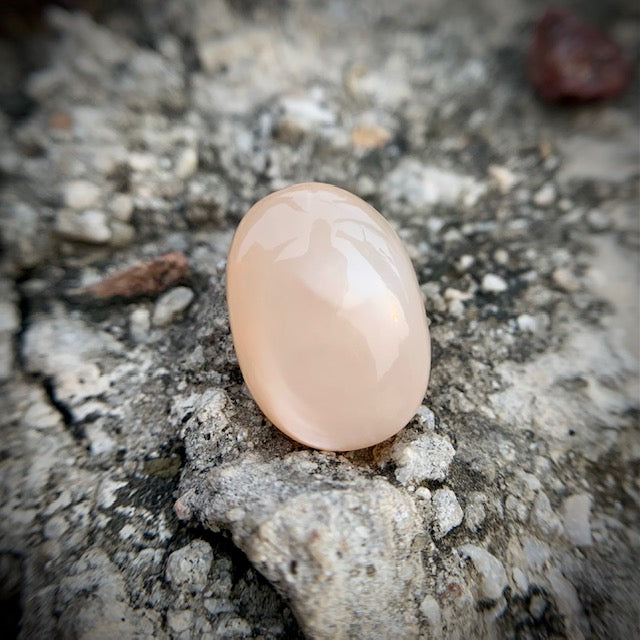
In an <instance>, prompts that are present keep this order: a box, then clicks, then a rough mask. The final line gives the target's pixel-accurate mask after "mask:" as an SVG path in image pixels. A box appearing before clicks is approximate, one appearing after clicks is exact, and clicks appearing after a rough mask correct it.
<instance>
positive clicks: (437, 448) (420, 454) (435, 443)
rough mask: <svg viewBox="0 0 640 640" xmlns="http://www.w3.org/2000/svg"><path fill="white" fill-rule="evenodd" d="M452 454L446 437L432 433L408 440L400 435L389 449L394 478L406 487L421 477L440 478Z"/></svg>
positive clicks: (445, 472)
mask: <svg viewBox="0 0 640 640" xmlns="http://www.w3.org/2000/svg"><path fill="white" fill-rule="evenodd" d="M455 453H456V451H455V449H454V448H453V446H452V445H451V442H449V439H448V438H445V437H443V436H439V435H436V434H435V433H427V434H424V435H419V436H417V437H416V438H414V439H413V440H410V441H408V442H407V441H403V439H402V438H399V439H398V441H396V443H395V444H394V446H393V449H392V450H391V456H392V458H393V459H394V460H395V462H396V472H395V473H396V479H397V480H398V482H399V483H400V484H402V485H405V486H406V485H408V484H409V483H420V482H423V481H424V480H439V481H442V480H444V479H445V478H446V476H447V471H448V469H449V465H450V464H451V461H452V460H453V456H454V455H455ZM451 493H453V492H451Z"/></svg>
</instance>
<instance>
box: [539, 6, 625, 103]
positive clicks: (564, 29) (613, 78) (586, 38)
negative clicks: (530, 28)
mask: <svg viewBox="0 0 640 640" xmlns="http://www.w3.org/2000/svg"><path fill="white" fill-rule="evenodd" d="M528 65H529V78H530V81H531V84H532V85H533V86H534V87H535V89H536V91H537V92H538V94H539V95H540V97H541V98H542V99H544V100H547V101H548V102H560V101H575V102H587V101H591V100H602V99H606V98H613V97H615V96H617V95H618V94H620V93H621V92H622V91H623V90H624V88H625V87H626V86H627V84H628V83H629V80H630V78H631V66H630V64H629V61H628V59H627V58H626V56H625V54H624V52H623V51H622V49H621V48H620V47H619V46H618V45H617V44H616V43H615V42H613V40H611V38H609V37H608V36H607V35H605V34H604V33H602V31H600V30H599V29H597V28H596V27H594V26H592V25H590V24H587V23H586V22H584V21H583V20H582V19H581V18H580V17H578V16H577V15H576V14H575V13H572V12H571V11H569V10H567V9H548V10H547V11H546V12H545V14H544V15H543V16H542V18H540V20H539V21H538V24H537V25H536V28H535V32H534V34H533V40H532V42H531V46H530V48H529V59H528Z"/></svg>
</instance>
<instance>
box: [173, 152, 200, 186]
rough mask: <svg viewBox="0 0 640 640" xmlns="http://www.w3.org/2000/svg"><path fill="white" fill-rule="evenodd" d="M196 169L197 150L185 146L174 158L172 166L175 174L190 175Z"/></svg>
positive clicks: (183, 177)
mask: <svg viewBox="0 0 640 640" xmlns="http://www.w3.org/2000/svg"><path fill="white" fill-rule="evenodd" d="M197 169H198V152H197V151H196V149H194V148H193V147H187V148H186V149H183V150H182V152H181V153H180V155H179V156H178V157H177V158H176V163H175V167H174V171H175V174H176V175H177V176H178V178H182V179H183V180H184V179H185V178H189V177H191V176H192V175H193V174H194V173H195V172H196V170H197Z"/></svg>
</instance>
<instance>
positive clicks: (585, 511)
mask: <svg viewBox="0 0 640 640" xmlns="http://www.w3.org/2000/svg"><path fill="white" fill-rule="evenodd" d="M590 513H591V496H590V495H588V494H586V493H579V494H575V495H572V496H569V497H568V498H565V499H564V501H563V503H562V520H563V522H564V530H565V532H566V534H567V536H569V539H570V540H571V542H573V544H575V545H576V546H577V547H588V546H590V545H591V544H592V542H593V541H592V538H591V524H590V522H589V517H590Z"/></svg>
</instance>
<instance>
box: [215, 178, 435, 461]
mask: <svg viewBox="0 0 640 640" xmlns="http://www.w3.org/2000/svg"><path fill="white" fill-rule="evenodd" d="M227 301H228V305H229V320H230V324H231V331H232V335H233V342H234V346H235V350H236V354H237V356H238V361H239V363H240V368H241V370H242V373H243V376H244V379H245V382H246V384H247V386H248V387H249V390H250V391H251V394H252V395H253V397H254V399H255V401H256V402H257V403H258V405H259V406H260V408H261V409H262V411H263V412H264V413H265V415H266V416H267V417H268V418H269V419H270V420H271V422H272V423H273V424H274V425H276V426H277V427H278V428H279V429H280V430H282V431H283V432H284V433H286V434H287V435H288V436H290V437H291V438H293V439H295V440H297V441H298V442H301V443H303V444H305V445H308V446H311V447H315V448H318V449H327V450H332V451H348V450H352V449H360V448H363V447H367V446H371V445H374V444H377V443H379V442H382V441H383V440H386V439H387V438H389V437H390V436H392V435H393V434H395V433H396V432H398V431H399V430H400V429H402V427H403V426H405V424H407V422H408V421H409V420H410V419H411V418H412V417H413V415H414V414H415V412H416V410H417V408H418V407H419V406H420V404H421V402H422V399H423V396H424V393H425V391H426V388H427V382H428V379H429V367H430V343H429V330H428V326H427V319H426V315H425V310H424V305H423V302H422V297H421V294H420V290H419V288H418V282H417V279H416V275H415V272H414V270H413V266H412V264H411V261H410V260H409V257H408V255H407V253H406V250H405V248H404V246H403V245H402V242H401V241H400V239H399V238H398V236H397V235H396V234H395V232H394V231H393V229H392V228H391V226H390V225H389V224H388V222H387V221H386V220H385V219H384V218H383V217H382V216H381V215H380V214H379V213H378V212H377V211H376V210H375V209H374V208H373V207H371V206H370V205H368V204H367V203H366V202H364V201H363V200H361V199H360V198H358V197H357V196H355V195H353V194H351V193H349V192H347V191H344V190H343V189H339V188H337V187H334V186H331V185H328V184H322V183H313V182H312V183H303V184H298V185H294V186H292V187H288V188H286V189H282V190H281V191H277V192H275V193H272V194H271V195H269V196H267V197H266V198H264V199H262V200H260V201H259V202H258V203H256V204H255V205H254V206H253V207H252V208H251V209H250V210H249V212H248V213H247V214H246V215H245V217H244V218H243V219H242V221H241V222H240V225H239V226H238V229H237V231H236V234H235V236H234V238H233V242H232V245H231V249H230V252H229V260H228V265H227Z"/></svg>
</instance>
